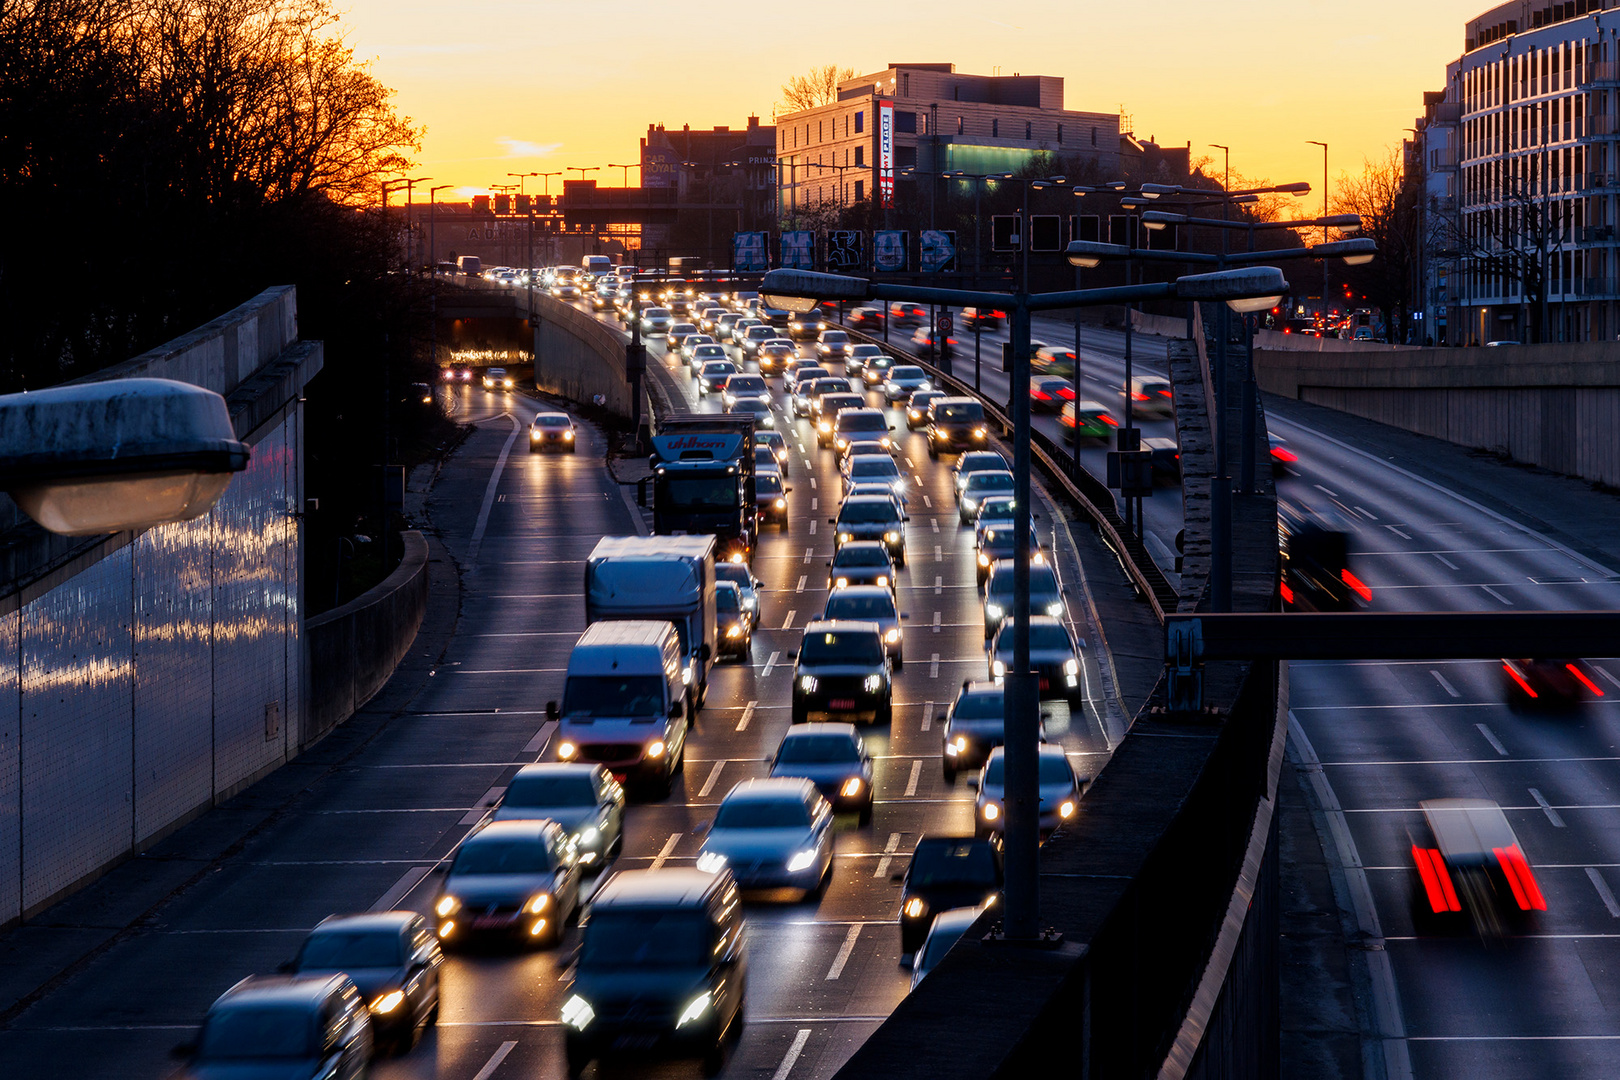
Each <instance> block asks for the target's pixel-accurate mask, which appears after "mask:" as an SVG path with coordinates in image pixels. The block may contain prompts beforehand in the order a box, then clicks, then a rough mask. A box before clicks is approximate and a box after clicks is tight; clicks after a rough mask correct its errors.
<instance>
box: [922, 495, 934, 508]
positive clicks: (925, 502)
mask: <svg viewBox="0 0 1620 1080" xmlns="http://www.w3.org/2000/svg"><path fill="white" fill-rule="evenodd" d="M923 506H925V507H927V508H928V509H930V510H932V509H933V508H934V500H933V499H930V498H929V497H928V496H927V495H924V496H923Z"/></svg>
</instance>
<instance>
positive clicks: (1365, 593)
mask: <svg viewBox="0 0 1620 1080" xmlns="http://www.w3.org/2000/svg"><path fill="white" fill-rule="evenodd" d="M1339 580H1340V581H1342V582H1344V583H1345V584H1346V585H1348V586H1350V588H1351V590H1352V591H1353V592H1354V593H1355V594H1356V595H1357V596H1359V597H1361V598H1362V599H1363V600H1369V601H1370V600H1371V599H1372V590H1371V589H1369V588H1367V586H1365V585H1363V584H1362V583H1361V579H1360V578H1358V577H1356V575H1354V574H1352V573H1351V572H1350V571H1349V570H1348V569H1344V570H1340V571H1339Z"/></svg>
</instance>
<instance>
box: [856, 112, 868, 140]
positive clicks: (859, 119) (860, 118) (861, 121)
mask: <svg viewBox="0 0 1620 1080" xmlns="http://www.w3.org/2000/svg"><path fill="white" fill-rule="evenodd" d="M865 130H866V113H865V112H858V113H856V114H855V134H857V135H859V134H860V133H861V132H863V131H865Z"/></svg>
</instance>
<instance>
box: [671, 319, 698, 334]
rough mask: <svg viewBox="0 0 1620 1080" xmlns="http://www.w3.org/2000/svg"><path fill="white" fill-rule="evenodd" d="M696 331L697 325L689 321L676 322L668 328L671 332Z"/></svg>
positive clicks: (687, 332)
mask: <svg viewBox="0 0 1620 1080" xmlns="http://www.w3.org/2000/svg"><path fill="white" fill-rule="evenodd" d="M696 331H697V326H696V325H695V324H693V323H689V322H678V323H676V324H675V325H674V326H672V327H670V328H669V332H670V333H672V334H691V333H695V332H696Z"/></svg>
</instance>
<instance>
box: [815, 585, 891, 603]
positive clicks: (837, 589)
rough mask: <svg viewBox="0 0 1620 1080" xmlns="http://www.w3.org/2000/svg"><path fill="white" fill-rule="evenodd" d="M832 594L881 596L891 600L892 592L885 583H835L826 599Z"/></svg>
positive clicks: (832, 595)
mask: <svg viewBox="0 0 1620 1080" xmlns="http://www.w3.org/2000/svg"><path fill="white" fill-rule="evenodd" d="M834 596H881V597H883V598H884V599H885V600H893V599H894V594H893V593H891V592H890V591H889V587H888V586H887V585H835V586H833V590H832V592H831V593H829V594H828V597H827V598H828V599H829V600H830V599H832V597H834Z"/></svg>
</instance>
